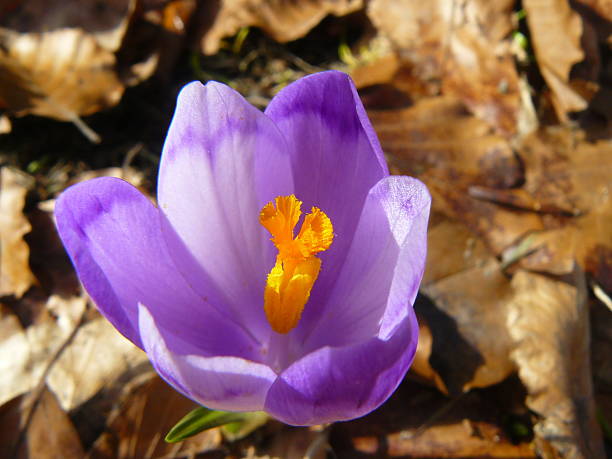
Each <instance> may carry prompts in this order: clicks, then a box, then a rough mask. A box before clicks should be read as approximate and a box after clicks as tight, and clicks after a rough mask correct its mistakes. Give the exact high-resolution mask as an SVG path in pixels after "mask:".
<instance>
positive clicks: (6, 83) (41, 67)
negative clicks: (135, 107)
mask: <svg viewBox="0 0 612 459" xmlns="http://www.w3.org/2000/svg"><path fill="white" fill-rule="evenodd" d="M115 63H116V59H115V55H114V54H113V53H112V52H111V51H108V50H107V49H105V48H103V47H102V46H101V45H100V44H99V43H98V42H97V41H96V39H95V38H94V37H93V36H92V35H89V34H87V33H86V32H84V31H83V30H82V29H57V30H53V31H49V32H44V33H22V34H20V33H17V32H15V31H12V30H9V29H0V99H3V100H4V101H5V102H6V105H7V106H8V107H10V110H11V111H12V112H14V113H16V114H18V115H22V114H26V113H33V114H36V115H41V116H48V117H52V118H56V119H59V120H63V121H75V120H76V119H77V118H78V117H79V116H81V115H87V114H90V113H93V112H96V111H98V110H100V109H102V108H106V107H109V106H112V105H114V104H116V103H117V102H118V101H119V99H120V98H121V95H122V94H123V89H124V86H123V84H122V83H121V82H120V81H119V79H118V77H117V74H116V72H115Z"/></svg>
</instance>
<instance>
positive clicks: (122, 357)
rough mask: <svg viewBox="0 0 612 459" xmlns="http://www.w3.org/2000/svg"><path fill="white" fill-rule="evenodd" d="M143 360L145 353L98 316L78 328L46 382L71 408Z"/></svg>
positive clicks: (60, 399)
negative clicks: (101, 350)
mask: <svg viewBox="0 0 612 459" xmlns="http://www.w3.org/2000/svg"><path fill="white" fill-rule="evenodd" d="M100 349H104V352H103V353H100V352H99V351H100ZM146 362H148V359H147V356H146V354H145V353H144V352H142V351H141V350H140V349H138V348H137V347H135V346H134V345H132V343H130V342H129V341H128V340H126V339H125V338H124V337H123V336H121V335H120V334H118V333H117V332H116V330H115V329H114V328H113V326H112V325H111V324H110V323H109V322H108V321H107V320H106V319H104V318H102V317H97V318H96V319H94V320H91V321H90V322H88V323H87V324H85V325H83V326H82V327H80V328H79V330H78V332H77V334H76V336H75V337H74V339H73V340H72V341H71V342H70V344H69V345H68V347H67V348H66V349H64V351H63V352H62V354H61V355H60V357H59V358H58V360H57V361H56V362H55V364H54V365H53V368H52V369H51V371H50V373H49V376H48V377H47V384H48V386H49V389H51V390H52V391H53V392H54V393H55V395H56V396H57V398H58V402H59V403H60V405H61V407H62V408H63V409H64V410H66V411H71V410H73V409H75V408H77V407H79V406H80V405H81V404H83V403H84V402H86V401H87V400H89V399H90V398H91V397H93V396H94V395H95V394H96V393H97V392H98V391H99V390H101V389H103V388H107V387H110V386H111V385H112V384H113V382H114V381H115V380H117V379H118V378H119V377H120V376H122V375H123V374H124V373H125V372H127V371H130V370H133V369H134V368H136V367H137V366H139V365H141V364H144V363H146Z"/></svg>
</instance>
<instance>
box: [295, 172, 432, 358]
mask: <svg viewBox="0 0 612 459" xmlns="http://www.w3.org/2000/svg"><path fill="white" fill-rule="evenodd" d="M430 203H431V198H430V196H429V193H428V192H427V189H426V188H425V185H423V184H422V183H421V182H420V181H418V180H417V179H413V178H411V177H400V176H393V177H387V178H384V179H382V180H381V181H380V182H378V183H377V184H376V185H375V186H374V187H373V188H372V190H370V193H369V195H368V198H367V200H366V203H365V206H364V208H363V213H362V215H361V218H360V219H359V223H358V225H357V229H356V231H355V237H354V239H353V243H352V245H351V247H350V249H349V251H348V254H347V257H346V260H345V262H344V264H343V265H342V267H341V273H340V274H339V276H338V279H337V281H336V283H335V285H334V287H333V289H332V291H331V292H330V294H329V297H328V300H327V303H326V304H325V305H324V306H322V307H321V308H320V311H321V313H320V316H319V317H318V321H317V323H316V325H315V327H313V329H312V330H311V331H310V333H308V334H307V335H306V334H305V335H304V341H305V343H304V349H305V350H306V351H308V350H312V349H316V348H318V347H320V346H321V345H335V346H341V345H346V344H349V343H353V342H356V341H359V340H364V339H367V338H369V337H371V336H376V335H378V336H380V337H381V338H383V339H386V338H387V337H388V336H389V335H390V333H391V332H392V331H393V330H394V328H395V327H396V326H397V324H398V323H400V322H401V321H402V320H404V318H405V317H406V316H407V315H408V314H409V313H410V312H411V311H412V304H413V303H414V299H415V297H416V294H417V292H418V288H419V284H420V282H421V278H422V276H423V271H424V268H425V259H426V251H427V221H428V217H429V207H430ZM329 324H334V326H333V327H330V326H329ZM338 330H342V332H341V333H338Z"/></svg>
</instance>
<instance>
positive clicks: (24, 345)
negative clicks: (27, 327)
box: [0, 304, 32, 406]
mask: <svg viewBox="0 0 612 459" xmlns="http://www.w3.org/2000/svg"><path fill="white" fill-rule="evenodd" d="M0 337H2V339H1V340H0V406H2V405H3V404H4V403H6V402H7V401H8V400H10V399H12V398H14V397H16V396H18V395H19V394H22V393H23V392H25V391H27V390H28V388H29V387H31V385H32V382H31V381H32V377H31V375H30V368H29V363H30V346H29V344H28V340H27V338H26V335H25V333H24V331H23V328H22V326H21V324H20V323H19V319H18V318H17V317H16V316H15V315H14V314H13V313H12V312H11V311H10V310H9V308H7V307H6V306H4V305H2V304H0ZM24 388H25V389H24Z"/></svg>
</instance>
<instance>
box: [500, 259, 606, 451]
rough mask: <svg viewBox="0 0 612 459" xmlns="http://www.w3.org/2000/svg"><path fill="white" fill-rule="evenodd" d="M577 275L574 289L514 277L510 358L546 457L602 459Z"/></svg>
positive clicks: (548, 281)
mask: <svg viewBox="0 0 612 459" xmlns="http://www.w3.org/2000/svg"><path fill="white" fill-rule="evenodd" d="M576 277H577V278H578V280H577V282H576V284H577V285H576V286H572V285H568V284H565V283H563V282H561V281H558V280H554V279H551V278H549V277H545V276H542V275H539V274H532V273H529V272H526V271H519V272H517V273H516V274H515V275H514V277H513V279H512V288H513V289H514V290H515V296H514V299H513V300H512V303H511V306H510V308H511V311H512V312H511V314H509V315H508V330H509V331H510V333H511V335H512V338H513V339H514V340H515V342H516V348H515V349H514V351H513V352H512V358H513V359H514V360H515V361H516V363H517V365H518V367H519V376H520V378H521V380H522V381H523V383H524V384H525V386H526V387H527V390H528V392H529V396H528V397H527V405H528V406H529V407H530V408H531V409H532V410H533V411H535V412H536V413H538V414H539V415H540V416H541V420H540V421H539V422H538V423H537V424H536V426H535V433H536V445H537V446H538V449H539V453H540V454H541V455H542V456H543V457H545V458H549V457H550V458H552V457H558V456H557V454H558V455H560V457H564V458H589V459H591V458H593V459H596V458H603V457H605V454H604V450H603V443H602V438H601V432H600V430H599V426H598V424H597V421H596V417H595V407H594V402H593V386H592V382H591V365H590V359H589V355H590V352H589V324H588V309H587V305H586V302H585V301H586V291H585V286H584V282H583V281H584V278H583V275H582V274H581V273H576ZM547 443H548V444H549V445H547ZM550 446H552V448H553V449H554V450H555V451H556V452H555V453H551V452H550V449H549V448H550ZM547 451H548V452H547Z"/></svg>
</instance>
